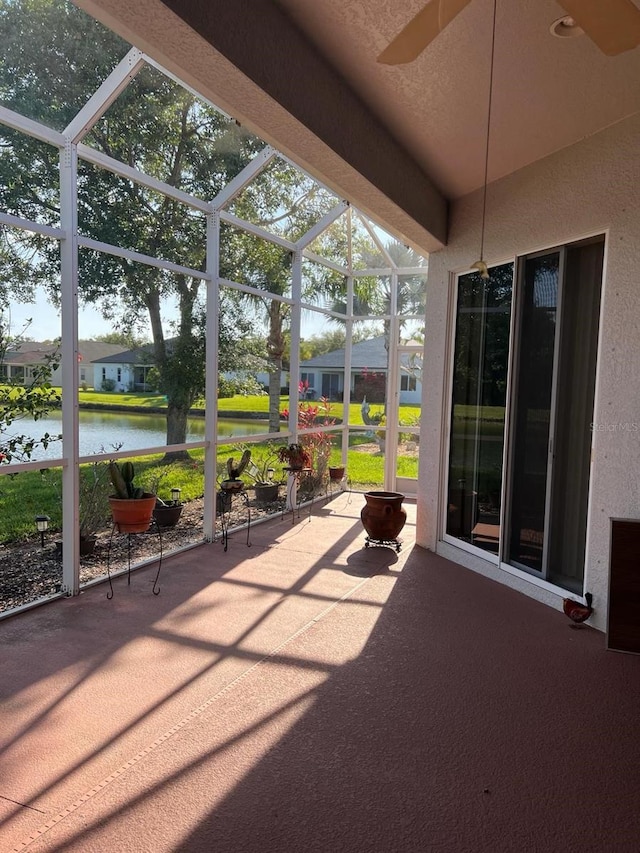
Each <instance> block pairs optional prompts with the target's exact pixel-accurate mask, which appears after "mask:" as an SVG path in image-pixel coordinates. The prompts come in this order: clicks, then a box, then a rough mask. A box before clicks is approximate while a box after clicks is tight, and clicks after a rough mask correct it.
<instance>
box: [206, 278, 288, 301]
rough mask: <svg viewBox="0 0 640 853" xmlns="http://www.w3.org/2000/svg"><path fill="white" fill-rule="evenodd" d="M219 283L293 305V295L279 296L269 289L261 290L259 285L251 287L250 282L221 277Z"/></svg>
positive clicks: (261, 297) (221, 285)
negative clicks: (241, 282)
mask: <svg viewBox="0 0 640 853" xmlns="http://www.w3.org/2000/svg"><path fill="white" fill-rule="evenodd" d="M219 283H220V287H230V288H231V289H232V290H239V291H240V292H241V293H250V294H251V296H257V297H258V298H259V299H271V300H272V301H273V302H284V303H285V305H293V298H292V297H291V296H277V295H276V294H275V293H270V292H269V291H268V290H259V289H258V288H257V287H251V286H250V285H248V284H239V283H238V282H237V281H231V280H230V279H228V278H220V279H219Z"/></svg>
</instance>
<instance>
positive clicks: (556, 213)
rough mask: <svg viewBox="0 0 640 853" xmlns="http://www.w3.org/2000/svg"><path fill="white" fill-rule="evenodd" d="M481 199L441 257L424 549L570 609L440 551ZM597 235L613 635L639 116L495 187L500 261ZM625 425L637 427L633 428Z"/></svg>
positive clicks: (494, 255)
mask: <svg viewBox="0 0 640 853" xmlns="http://www.w3.org/2000/svg"><path fill="white" fill-rule="evenodd" d="M481 202H482V199H481V193H479V192H477V193H474V194H472V195H470V196H466V197H465V198H463V199H460V200H459V201H458V202H456V203H455V204H454V205H453V207H452V218H451V223H450V225H451V228H450V242H449V245H448V246H447V247H446V249H443V250H442V251H441V252H438V253H437V254H432V255H431V257H430V260H429V279H428V285H427V327H426V341H427V344H426V348H425V361H424V364H425V369H424V379H423V382H424V385H423V409H422V411H423V416H422V430H421V432H422V435H421V441H420V448H421V457H420V489H419V491H420V496H419V502H418V541H419V543H420V544H421V545H423V546H424V547H426V548H429V549H432V550H437V551H438V552H439V553H442V554H443V555H446V556H447V557H450V558H452V559H455V560H456V561H458V562H461V563H463V564H464V565H467V566H469V567H470V568H472V569H474V570H476V571H480V572H482V573H484V574H486V575H488V576H489V577H493V578H495V579H497V580H500V581H502V582H504V583H507V584H509V585H510V586H513V587H515V588H517V589H519V590H521V591H522V592H525V593H527V594H529V595H532V596H533V597H535V598H538V599H539V600H542V601H545V602H546V603H548V604H551V605H552V606H556V607H560V606H561V600H562V597H563V595H562V594H561V593H559V594H557V595H556V594H554V593H553V592H552V591H550V590H549V589H547V588H544V587H541V586H536V585H535V584H534V583H532V582H531V581H528V580H526V576H525V575H511V574H510V573H507V572H504V571H501V570H499V569H498V568H496V567H495V566H492V565H491V564H489V563H487V562H486V561H484V560H481V559H479V558H476V557H474V556H471V555H469V554H467V553H465V552H463V551H462V550H460V549H458V548H454V547H451V546H448V545H445V544H444V543H442V542H438V539H439V531H440V529H441V527H440V516H439V511H440V505H439V494H440V489H441V484H442V477H443V474H442V467H443V464H444V458H443V457H444V449H443V448H444V446H445V440H446V433H447V424H446V423H445V422H444V414H443V413H444V411H446V405H447V394H448V391H447V390H446V385H447V378H448V372H449V347H450V335H451V333H452V324H451V319H452V315H453V311H454V308H453V304H452V293H453V290H452V287H453V277H454V273H458V272H464V271H466V270H468V269H469V267H470V265H471V264H472V263H473V262H474V261H475V260H476V259H477V257H478V253H479V246H480V220H481ZM597 233H605V234H606V235H607V240H606V248H605V260H604V282H603V292H602V308H601V322H600V341H599V357H598V368H597V379H596V401H595V412H594V418H593V420H594V423H595V424H596V425H599V429H598V430H595V431H594V433H593V445H592V447H593V449H592V468H591V483H590V491H591V494H590V502H589V515H588V531H587V556H586V567H585V590H588V591H590V592H592V594H593V596H594V607H595V610H596V612H595V614H594V617H593V618H592V624H594V625H596V626H597V627H600V628H604V627H605V626H606V599H607V590H608V564H609V519H610V517H625V518H626V517H628V518H638V517H640V304H639V303H640V300H639V296H640V116H634V117H631V118H629V119H626V120H625V121H624V122H621V123H619V124H617V125H614V126H613V127H610V128H608V129H607V130H605V131H602V132H601V133H599V134H597V135H595V136H593V137H590V138H589V139H586V140H583V141H582V142H580V143H579V144H577V145H575V146H572V147H571V148H567V149H565V150H563V151H560V152H558V153H556V154H554V155H552V156H550V157H548V158H546V159H544V160H542V161H540V162H538V163H536V164H534V165H532V166H529V167H527V168H526V169H522V170H521V171H519V172H516V173H514V174H512V175H510V176H509V177H507V178H504V179H502V180H501V181H498V182H496V183H494V184H492V185H491V186H490V187H489V192H488V197H487V225H486V234H485V253H484V254H485V258H486V260H487V261H488V262H489V263H494V262H500V261H505V260H509V259H511V258H513V257H514V255H516V254H518V255H520V254H524V253H527V252H531V251H535V250H537V249H544V248H551V247H553V246H556V245H558V244H560V243H568V242H571V241H574V240H578V239H580V238H583V237H585V236H588V235H591V234H597ZM618 425H627V426H626V428H625V427H624V426H623V427H619V426H618Z"/></svg>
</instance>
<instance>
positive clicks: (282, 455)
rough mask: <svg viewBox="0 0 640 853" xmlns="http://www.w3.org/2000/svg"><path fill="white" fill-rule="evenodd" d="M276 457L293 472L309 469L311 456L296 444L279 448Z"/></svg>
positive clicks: (301, 446)
mask: <svg viewBox="0 0 640 853" xmlns="http://www.w3.org/2000/svg"><path fill="white" fill-rule="evenodd" d="M277 456H278V459H279V460H280V462H284V463H285V466H286V467H287V468H290V469H291V470H293V471H301V470H302V469H303V468H310V467H311V455H310V454H309V452H308V451H307V449H306V447H304V446H303V445H302V444H299V443H298V442H293V443H291V444H287V445H285V446H284V447H281V448H280V449H279V450H278V452H277Z"/></svg>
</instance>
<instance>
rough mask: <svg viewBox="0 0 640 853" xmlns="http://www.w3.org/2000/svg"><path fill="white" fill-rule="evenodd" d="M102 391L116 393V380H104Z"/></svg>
mask: <svg viewBox="0 0 640 853" xmlns="http://www.w3.org/2000/svg"><path fill="white" fill-rule="evenodd" d="M102 390H103V391H115V390H116V380H115V379H103V380H102Z"/></svg>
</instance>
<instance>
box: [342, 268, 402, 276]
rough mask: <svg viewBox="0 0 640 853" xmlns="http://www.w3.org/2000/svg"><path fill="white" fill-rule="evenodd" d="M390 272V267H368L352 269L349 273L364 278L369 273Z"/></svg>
mask: <svg viewBox="0 0 640 853" xmlns="http://www.w3.org/2000/svg"><path fill="white" fill-rule="evenodd" d="M392 272H393V269H392V268H391V267H370V268H369V269H366V270H354V271H353V272H352V273H351V275H352V276H353V277H354V278H366V277H367V276H371V275H391V274H392Z"/></svg>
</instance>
